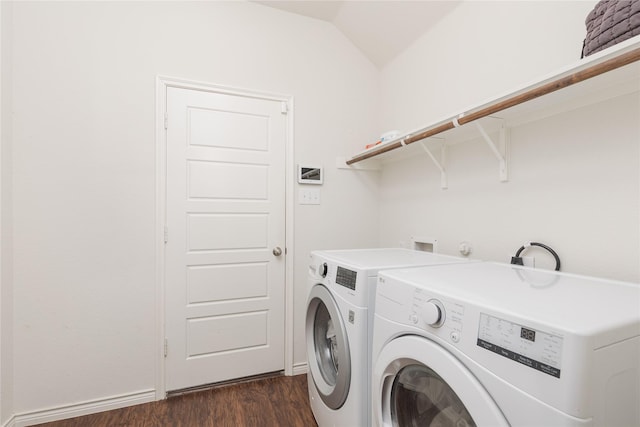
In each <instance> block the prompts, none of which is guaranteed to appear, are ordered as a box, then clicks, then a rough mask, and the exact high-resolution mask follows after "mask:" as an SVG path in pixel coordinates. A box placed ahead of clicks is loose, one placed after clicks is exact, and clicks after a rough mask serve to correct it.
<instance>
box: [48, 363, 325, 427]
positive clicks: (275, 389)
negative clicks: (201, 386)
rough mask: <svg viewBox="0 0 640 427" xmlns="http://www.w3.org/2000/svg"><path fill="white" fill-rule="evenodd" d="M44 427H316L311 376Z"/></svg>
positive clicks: (273, 379) (282, 378) (278, 378)
mask: <svg viewBox="0 0 640 427" xmlns="http://www.w3.org/2000/svg"><path fill="white" fill-rule="evenodd" d="M39 425H40V426H41V427H124V426H127V427H161V426H162V427H164V426H171V427H227V426H228V427H241V426H247V427H253V426H256V427H262V426H264V427H269V426H274V427H307V426H308V427H316V426H317V424H316V422H315V419H314V418H313V413H312V412H311V408H310V406H309V394H308V392H307V376H306V375H296V376H293V377H285V376H276V377H269V378H264V379H258V380H254V381H249V382H245V383H240V384H230V385H225V386H220V387H216V388H213V389H209V390H204V391H198V392H193V393H188V394H183V395H179V396H174V397H170V398H169V399H166V400H161V401H158V402H152V403H145V404H142V405H136V406H130V407H128V408H122V409H116V410H113V411H107V412H101V413H98V414H92V415H86V416H83V417H78V418H71V419H68V420H62V421H55V422H50V423H45V424H39Z"/></svg>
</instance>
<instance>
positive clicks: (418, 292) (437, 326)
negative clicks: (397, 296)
mask: <svg viewBox="0 0 640 427" xmlns="http://www.w3.org/2000/svg"><path fill="white" fill-rule="evenodd" d="M412 305H413V307H412V313H411V314H410V315H409V321H410V322H411V323H412V324H414V325H415V326H418V327H421V328H424V329H426V330H429V331H430V332H432V333H435V334H437V335H438V336H440V337H441V338H443V339H446V340H447V341H449V342H451V343H453V344H457V343H458V342H459V341H460V339H461V337H462V326H463V318H464V306H463V305H462V304H460V303H457V302H450V301H447V300H445V299H443V298H433V297H432V295H431V294H430V293H429V292H426V291H425V290H424V289H420V288H416V289H415V291H414V293H413V304H412Z"/></svg>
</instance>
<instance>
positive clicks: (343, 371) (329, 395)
mask: <svg viewBox="0 0 640 427" xmlns="http://www.w3.org/2000/svg"><path fill="white" fill-rule="evenodd" d="M305 332H306V339H307V356H308V359H309V370H310V371H311V376H312V378H313V382H314V384H315V387H316V390H318V394H319V395H320V397H321V398H322V401H323V402H324V403H325V405H327V406H328V407H329V408H331V409H339V408H340V407H341V406H342V405H343V404H344V402H345V400H346V399H347V396H348V394H349V385H350V384H351V355H350V353H349V339H348V337H347V330H346V329H345V326H344V321H343V320H342V315H341V314H340V311H339V309H338V305H337V304H336V301H335V299H334V298H333V296H332V295H331V293H330V292H329V290H328V289H327V288H326V287H325V286H324V285H321V284H317V285H315V286H314V287H313V288H312V289H311V292H310V293H309V300H308V303H307V320H306V331H305Z"/></svg>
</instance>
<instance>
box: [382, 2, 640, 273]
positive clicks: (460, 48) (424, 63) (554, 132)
mask: <svg viewBox="0 0 640 427" xmlns="http://www.w3.org/2000/svg"><path fill="white" fill-rule="evenodd" d="M594 3H595V2H465V3H463V4H461V5H460V6H459V7H458V8H456V9H455V10H454V11H453V12H452V13H450V14H449V15H447V16H446V17H445V18H444V19H443V20H442V21H441V22H440V23H439V25H438V26H436V27H435V28H433V30H431V31H430V32H428V33H427V34H425V35H424V36H423V37H422V38H421V39H420V40H418V41H417V42H416V43H415V44H414V45H412V46H411V47H410V48H409V49H407V50H406V51H405V52H404V53H403V54H402V55H400V56H399V57H398V58H397V59H396V60H395V61H394V62H392V63H391V64H389V66H388V67H386V68H385V69H384V70H383V72H382V78H381V86H382V93H383V98H382V103H381V105H383V106H384V107H383V112H382V115H381V125H382V127H381V129H380V131H383V130H384V129H397V128H400V129H403V130H411V129H414V128H419V127H421V126H424V125H427V124H428V123H429V121H431V120H436V119H443V118H446V117H447V116H452V115H453V114H455V113H459V112H461V111H464V109H465V108H466V107H469V106H471V105H472V104H477V103H480V102H482V101H485V100H486V99H488V98H490V97H492V96H495V95H499V94H502V93H504V92H506V91H508V90H510V89H512V88H515V87H518V86H520V85H522V84H524V83H527V82H530V81H532V80H534V79H535V78H536V77H537V76H538V77H542V76H544V75H546V74H548V73H550V72H552V71H553V70H555V69H558V68H560V67H562V66H565V65H568V64H570V63H573V62H575V61H576V60H577V59H579V57H580V50H581V46H582V39H583V38H584V33H585V28H584V18H585V17H586V15H587V13H588V12H589V10H590V9H591V8H592V7H593V4H594ZM639 116H640V97H639V96H638V93H637V92H636V93H634V94H632V95H627V96H624V97H621V98H618V99H613V100H609V101H606V102H603V103H601V104H598V105H593V106H590V107H586V108H582V109H580V110H576V111H570V112H567V113H564V114H562V115H559V116H556V117H551V118H548V119H544V120H541V121H537V122H530V123H528V124H526V125H522V126H519V127H516V128H514V129H512V132H511V140H512V142H511V153H510V165H509V169H510V171H509V173H510V176H509V182H508V183H500V182H499V180H498V173H497V161H496V160H495V158H494V157H493V154H492V153H491V152H490V150H489V148H488V147H487V146H486V144H485V143H484V142H483V141H482V140H481V139H477V140H474V141H471V142H469V143H462V144H458V145H454V146H452V147H451V148H450V149H449V150H448V152H447V161H446V167H447V172H448V177H449V188H448V189H447V190H441V189H440V187H439V183H440V181H439V173H437V171H436V169H435V167H434V166H433V164H432V163H431V161H430V160H429V159H428V158H427V157H426V156H420V157H418V158H413V159H411V160H408V161H401V162H395V163H391V164H390V165H388V166H387V167H386V168H385V169H384V171H383V173H382V178H381V189H380V191H381V214H380V215H381V244H382V245H383V246H386V245H400V244H405V245H406V244H408V241H409V238H410V236H412V235H427V236H433V237H436V238H438V240H439V245H440V249H441V251H442V252H445V253H450V254H458V252H457V250H458V244H459V243H460V242H462V241H468V242H470V243H471V244H472V246H473V253H472V256H473V257H476V258H480V259H486V260H496V261H507V260H508V259H509V256H510V255H512V254H513V253H514V252H515V251H516V250H517V249H518V248H519V247H520V245H522V244H523V243H524V242H526V241H541V242H543V243H547V244H548V245H550V246H551V247H553V248H554V249H556V251H557V252H558V253H559V255H560V257H561V259H562V261H563V270H564V271H570V272H575V273H582V274H594V275H598V276H605V277H611V278H616V279H622V280H632V281H638V280H640V249H639V247H640V240H639V236H640V228H639V227H640V225H639V224H640V223H639V221H638V218H639V214H640V207H639V193H640V185H639V180H638V176H639V154H640V153H639V143H640V124H639V120H638V117H639ZM535 254H536V260H537V262H538V263H539V265H541V266H545V267H551V266H553V263H552V262H551V261H552V258H550V257H549V256H548V255H547V254H546V253H545V252H543V251H538V252H536V253H535Z"/></svg>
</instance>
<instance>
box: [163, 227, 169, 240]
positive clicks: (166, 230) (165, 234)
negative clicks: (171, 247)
mask: <svg viewBox="0 0 640 427" xmlns="http://www.w3.org/2000/svg"><path fill="white" fill-rule="evenodd" d="M168 241H169V227H165V228H164V242H165V243H167V242H168Z"/></svg>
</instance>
